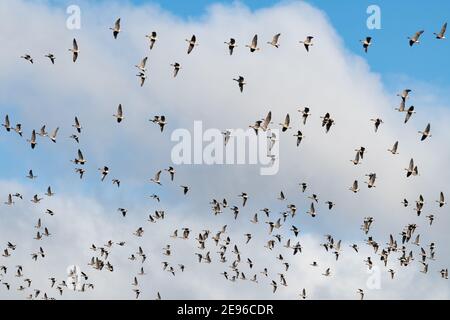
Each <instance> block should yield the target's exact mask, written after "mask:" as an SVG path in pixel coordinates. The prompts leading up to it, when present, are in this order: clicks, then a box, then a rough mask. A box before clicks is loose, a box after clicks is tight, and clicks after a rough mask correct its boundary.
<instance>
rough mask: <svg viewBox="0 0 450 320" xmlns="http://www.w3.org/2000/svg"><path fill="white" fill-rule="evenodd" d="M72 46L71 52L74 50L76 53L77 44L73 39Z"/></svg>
mask: <svg viewBox="0 0 450 320" xmlns="http://www.w3.org/2000/svg"><path fill="white" fill-rule="evenodd" d="M72 46H73V50H75V51H77V50H78V43H77V39H75V38H74V39H73V44H72Z"/></svg>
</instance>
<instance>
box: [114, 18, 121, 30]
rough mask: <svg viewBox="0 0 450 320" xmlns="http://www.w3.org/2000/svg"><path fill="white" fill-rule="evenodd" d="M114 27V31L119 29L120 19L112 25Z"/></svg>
mask: <svg viewBox="0 0 450 320" xmlns="http://www.w3.org/2000/svg"><path fill="white" fill-rule="evenodd" d="M114 27H115V29H116V30H119V29H120V18H119V19H117V20H116V23H115V24H114Z"/></svg>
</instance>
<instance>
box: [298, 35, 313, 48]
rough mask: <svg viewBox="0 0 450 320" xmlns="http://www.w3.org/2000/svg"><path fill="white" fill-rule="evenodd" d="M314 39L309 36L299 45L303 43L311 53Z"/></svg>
mask: <svg viewBox="0 0 450 320" xmlns="http://www.w3.org/2000/svg"><path fill="white" fill-rule="evenodd" d="M312 39H314V37H313V36H307V37H306V39H305V40H304V41H299V43H303V45H304V46H305V49H306V51H307V52H309V47H310V46H312V45H313V43H312Z"/></svg>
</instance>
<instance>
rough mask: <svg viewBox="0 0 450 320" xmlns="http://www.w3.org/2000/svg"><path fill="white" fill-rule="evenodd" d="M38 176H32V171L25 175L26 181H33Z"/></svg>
mask: <svg viewBox="0 0 450 320" xmlns="http://www.w3.org/2000/svg"><path fill="white" fill-rule="evenodd" d="M37 177H38V176H35V175H34V174H33V170H31V169H30V170H29V171H28V175H27V178H28V179H31V180H33V179H36V178H37Z"/></svg>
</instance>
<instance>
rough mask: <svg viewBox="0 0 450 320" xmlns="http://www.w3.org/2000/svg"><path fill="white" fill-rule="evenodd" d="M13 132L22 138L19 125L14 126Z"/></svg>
mask: <svg viewBox="0 0 450 320" xmlns="http://www.w3.org/2000/svg"><path fill="white" fill-rule="evenodd" d="M14 131H15V132H17V134H18V135H19V136H21V137H22V125H21V124H20V123H18V124H16V127H15V128H14Z"/></svg>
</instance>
